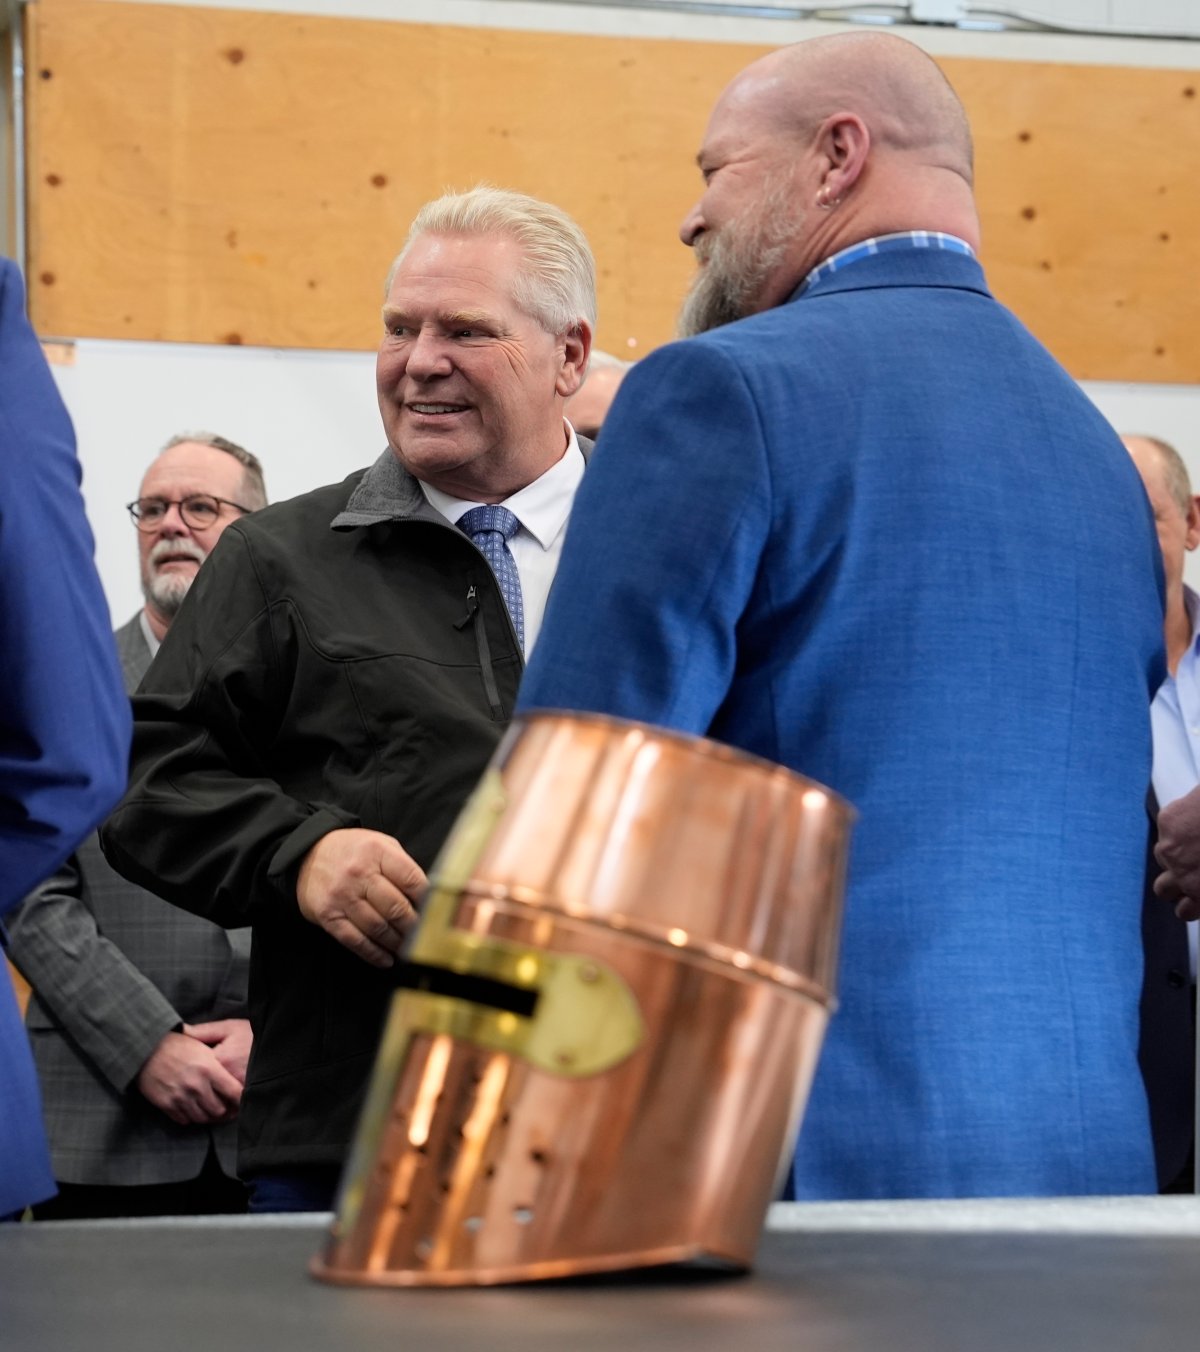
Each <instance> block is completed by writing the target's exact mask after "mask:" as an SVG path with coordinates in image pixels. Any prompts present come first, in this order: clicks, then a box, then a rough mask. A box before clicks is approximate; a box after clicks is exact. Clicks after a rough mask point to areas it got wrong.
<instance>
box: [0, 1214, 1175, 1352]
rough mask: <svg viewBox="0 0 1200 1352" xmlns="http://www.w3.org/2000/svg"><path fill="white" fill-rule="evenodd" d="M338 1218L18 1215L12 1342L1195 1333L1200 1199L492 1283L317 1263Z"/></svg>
mask: <svg viewBox="0 0 1200 1352" xmlns="http://www.w3.org/2000/svg"><path fill="white" fill-rule="evenodd" d="M328 1220H329V1218H328V1217H327V1216H321V1215H310V1216H304V1217H255V1218H235V1219H229V1218H224V1217H222V1218H217V1217H212V1218H203V1219H199V1220H182V1219H178V1220H176V1219H171V1220H157V1221H93V1222H80V1223H69V1222H58V1223H43V1224H40V1225H35V1224H28V1223H27V1224H22V1225H7V1226H0V1348H2V1349H3V1352H243V1349H244V1350H245V1352H275V1349H280V1352H282V1350H283V1349H287V1352H325V1349H331V1350H332V1349H337V1352H376V1349H379V1350H380V1352H382V1350H383V1349H387V1352H404V1349H409V1348H412V1349H419V1350H420V1352H460V1350H462V1349H476V1348H479V1349H486V1350H487V1352H510V1350H511V1352H518V1349H519V1352H541V1350H542V1349H546V1352H551V1350H552V1352H601V1349H603V1352H640V1350H641V1349H645V1348H653V1349H655V1352H671V1350H672V1349H678V1350H679V1352H708V1350H709V1349H714V1350H715V1349H721V1352H775V1350H776V1349H785V1348H786V1349H788V1350H789V1352H792V1350H793V1349H802V1350H803V1352H1002V1350H1003V1352H1042V1350H1043V1349H1045V1352H1072V1350H1073V1349H1076V1348H1078V1349H1080V1350H1081V1352H1082V1349H1087V1352H1109V1349H1111V1350H1112V1352H1156V1350H1157V1349H1159V1348H1162V1349H1164V1352H1167V1350H1168V1349H1169V1352H1179V1350H1180V1349H1181V1348H1187V1347H1193V1346H1196V1344H1197V1342H1198V1341H1200V1198H1197V1197H1156V1198H1105V1199H1078V1200H1066V1199H1064V1200H1061V1201H1059V1200H1054V1201H995V1202H888V1203H828V1204H819V1205H793V1206H782V1205H780V1206H775V1207H773V1208H772V1210H771V1216H770V1220H769V1223H768V1228H767V1231H766V1233H765V1234H764V1236H763V1243H762V1247H761V1249H760V1252H759V1258H758V1262H757V1265H756V1267H755V1270H754V1272H753V1273H751V1274H749V1275H747V1276H741V1277H729V1276H715V1275H712V1274H706V1273H699V1272H695V1271H688V1270H681V1269H673V1270H668V1271H663V1270H658V1271H654V1272H647V1273H640V1274H636V1275H633V1276H626V1277H622V1278H608V1279H605V1280H598V1279H588V1280H582V1281H575V1282H558V1283H548V1284H539V1285H525V1286H510V1287H503V1288H493V1289H471V1290H449V1289H423V1290H364V1289H358V1288H345V1287H337V1286H328V1285H325V1284H323V1283H320V1282H317V1281H315V1280H313V1279H312V1278H311V1277H309V1276H308V1273H307V1264H308V1260H309V1259H310V1258H311V1257H312V1255H313V1254H314V1253H316V1252H317V1250H318V1249H319V1248H320V1245H321V1240H322V1237H323V1234H324V1231H325V1228H326V1226H327V1224H328Z"/></svg>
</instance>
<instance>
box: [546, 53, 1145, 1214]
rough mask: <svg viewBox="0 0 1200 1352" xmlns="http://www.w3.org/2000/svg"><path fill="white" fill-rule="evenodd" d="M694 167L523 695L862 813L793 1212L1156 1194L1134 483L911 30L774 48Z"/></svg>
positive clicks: (732, 101) (1139, 510)
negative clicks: (1142, 913)
mask: <svg viewBox="0 0 1200 1352" xmlns="http://www.w3.org/2000/svg"><path fill="white" fill-rule="evenodd" d="M699 166H700V170H701V173H702V174H703V177H704V188H703V191H702V195H701V197H700V200H699V201H698V202H697V203H696V205H695V206H694V207H693V208H692V209H691V211H689V212H688V214H687V216H686V217H685V219H684V222H683V226H682V229H681V234H682V237H683V241H684V243H685V244H688V245H690V246H691V247H692V248H693V249H694V250H695V252H696V255H697V259H698V262H699V265H700V266H699V271H698V274H697V279H696V283H695V285H694V287H693V288H692V292H691V294H690V296H689V298H688V301H687V304H686V306H685V309H684V316H683V322H682V328H683V331H684V333H685V334H692V335H697V336H694V337H691V338H690V339H689V340H688V341H686V342H681V343H675V344H671V345H668V346H667V347H664V348H660V349H659V350H658V351H656V352H654V353H652V354H650V355H649V356H648V357H645V358H643V359H642V360H641V361H639V362H638V364H637V366H636V367H635V368H634V370H633V371H631V372H630V373H629V375H628V376H627V377H626V379H625V382H624V384H623V385H622V388H621V390H620V392H619V393H618V395H617V398H616V400H615V402H614V404H613V408H612V410H611V412H610V414H609V417H608V420H607V422H606V424H605V431H604V448H603V450H602V452H601V453H600V454H598V455H597V456H596V463H595V466H594V468H593V469H591V470H590V471H589V474H588V478H587V481H585V483H584V486H583V488H582V490H581V492H580V495H579V497H578V499H577V502H576V507H575V512H574V515H573V517H572V521H571V530H570V535H569V537H568V540H567V545H566V550H565V553H564V558H563V562H562V566H561V568H560V570H559V574H558V579H557V581H556V584H555V589H554V593H553V595H552V597H551V600H550V605H549V609H548V612H547V617H546V623H545V627H544V629H543V632H542V637H541V640H540V641H539V644H538V650H537V652H536V653H535V654H534V657H533V660H532V662H531V664H530V667H529V670H528V672H527V674H526V678H525V682H524V684H523V686H522V693H521V700H520V704H521V707H523V708H532V707H535V706H542V707H548V708H579V709H592V710H599V711H602V712H607V713H611V714H616V715H623V716H627V717H633V718H639V719H645V720H647V721H649V722H652V723H658V724H665V725H667V726H669V727H673V728H678V729H682V730H684V731H687V732H693V733H703V734H707V735H709V736H711V737H715V738H717V739H719V740H721V741H725V742H728V743H731V744H732V745H734V746H737V747H741V748H744V749H745V750H748V751H751V752H754V753H757V754H758V755H761V756H765V757H767V758H768V759H770V760H774V761H778V762H781V763H783V764H785V765H788V766H790V767H792V768H794V769H795V770H797V771H800V772H802V773H804V774H807V775H811V776H812V777H814V778H815V779H817V780H820V781H822V782H824V783H826V784H828V785H830V786H831V787H832V788H834V789H836V790H838V791H840V792H841V793H843V794H845V795H846V796H847V797H848V798H849V799H850V800H851V801H852V802H853V803H854V804H855V805H856V806H857V807H858V808H859V810H860V814H861V815H860V819H859V824H858V826H857V828H856V834H855V840H854V846H853V851H852V856H851V861H850V876H849V886H848V893H847V900H846V915H845V930H844V942H843V950H842V951H843V960H842V971H841V1008H840V1010H839V1012H838V1013H837V1015H836V1016H835V1017H834V1019H833V1021H832V1023H831V1025H830V1029H829V1033H828V1036H827V1039H826V1043H825V1048H824V1051H823V1054H822V1058H821V1062H820V1066H819V1068H818V1071H817V1077H816V1083H815V1085H814V1087H813V1091H812V1095H811V1099H810V1102H809V1107H808V1112H807V1116H806V1120H805V1122H804V1125H803V1129H802V1131H801V1133H800V1139H799V1145H798V1149H797V1152H796V1156H795V1163H794V1169H793V1177H792V1181H791V1184H790V1188H789V1194H790V1195H793V1196H797V1197H805V1198H820V1197H826V1198H870V1197H922V1196H928V1197H936V1196H947V1197H948V1196H987V1195H1002V1194H1024V1195H1036V1194H1042V1195H1055V1194H1060V1195H1061V1194H1068V1193H1106V1192H1111V1193H1139V1192H1150V1191H1153V1189H1154V1186H1155V1175H1154V1160H1153V1155H1152V1151H1151V1142H1150V1132H1149V1125H1148V1119H1147V1109H1146V1098H1145V1093H1144V1091H1143V1088H1142V1083H1141V1079H1140V1075H1139V1072H1138V1064H1137V1042H1138V1017H1137V1014H1138V995H1139V990H1140V984H1141V956H1140V943H1139V933H1138V920H1139V917H1138V906H1137V901H1136V899H1137V898H1138V897H1139V896H1140V893H1141V883H1142V871H1143V867H1144V849H1145V817H1144V812H1143V798H1144V795H1145V788H1146V784H1147V783H1148V781H1149V774H1150V727H1149V719H1148V714H1147V710H1148V706H1149V702H1150V696H1151V694H1152V692H1153V690H1154V689H1155V687H1156V686H1157V684H1158V681H1159V679H1160V677H1161V674H1162V670H1163V661H1162V632H1161V615H1162V600H1161V592H1160V580H1159V579H1160V573H1159V572H1158V571H1157V563H1156V554H1157V544H1156V541H1155V535H1154V526H1153V522H1152V520H1151V517H1150V512H1149V509H1148V506H1147V503H1146V500H1145V495H1144V493H1143V492H1142V489H1141V484H1140V483H1139V481H1138V476H1137V472H1136V470H1135V469H1134V467H1133V464H1132V462H1131V461H1130V459H1129V457H1128V456H1127V455H1126V453H1125V451H1124V449H1123V448H1122V446H1121V443H1120V441H1119V440H1118V439H1117V437H1116V435H1115V434H1114V432H1113V431H1112V429H1111V428H1110V427H1109V426H1108V425H1107V424H1106V423H1105V422H1104V421H1103V419H1102V418H1101V417H1100V416H1099V414H1098V413H1097V412H1096V410H1095V409H1094V408H1093V407H1092V405H1091V404H1090V403H1089V402H1088V400H1087V399H1086V398H1085V397H1084V396H1083V395H1082V393H1081V392H1080V391H1079V389H1078V388H1077V386H1076V385H1075V383H1074V382H1073V381H1072V380H1071V379H1070V377H1069V376H1068V375H1067V374H1066V372H1064V371H1063V370H1062V369H1061V368H1060V367H1059V366H1058V365H1057V364H1056V363H1055V361H1054V360H1053V359H1052V358H1051V357H1050V355H1049V354H1048V353H1047V352H1046V351H1045V350H1044V349H1043V348H1042V347H1041V346H1040V345H1039V344H1038V343H1037V342H1036V341H1035V340H1034V339H1033V338H1032V337H1031V336H1030V335H1029V333H1028V332H1026V330H1025V329H1024V328H1022V326H1021V325H1020V324H1019V323H1018V321H1017V320H1016V319H1015V318H1014V317H1013V316H1012V315H1011V314H1010V313H1008V311H1006V310H1005V309H1003V308H1002V307H1001V306H1000V305H998V304H997V303H996V301H995V300H994V299H993V298H992V296H991V295H990V294H989V292H988V289H987V285H986V283H985V281H984V277H983V273H982V271H981V270H980V267H979V265H978V263H977V262H976V261H975V257H974V254H975V250H976V248H977V246H978V243H979V223H978V218H977V214H976V210H975V205H974V201H973V196H972V166H971V139H970V134H969V129H968V126H967V121H966V117H965V114H964V112H963V109H962V106H961V105H960V103H959V101H958V99H957V97H956V96H955V94H954V91H953V90H952V89H951V88H950V86H949V84H948V83H947V82H946V80H945V78H944V77H943V75H942V74H941V72H940V71H939V69H938V67H937V66H936V64H935V63H934V62H933V61H931V60H930V58H929V57H928V56H926V55H925V54H924V53H923V52H922V51H920V50H919V49H918V48H917V47H914V46H913V45H912V44H910V43H907V42H904V41H903V40H902V39H900V38H897V37H894V36H892V35H889V34H882V33H855V34H839V35H837V36H831V37H821V38H814V39H811V40H809V41H806V42H802V43H798V44H796V45H795V46H792V47H787V48H782V49H780V50H778V51H776V52H773V53H771V54H770V55H769V56H767V57H765V58H763V59H762V60H759V61H757V62H755V63H754V64H753V65H752V66H750V67H749V68H748V69H747V70H745V71H743V72H742V74H741V75H739V76H738V77H737V78H736V79H735V80H734V81H733V83H732V84H731V85H730V86H729V87H728V89H726V91H725V92H724V93H723V94H722V95H721V98H720V100H719V101H718V103H717V105H716V109H715V111H714V112H713V114H712V118H711V120H710V122H709V126H708V130H707V132H706V134H705V137H704V142H703V145H702V146H701V149H700V154H699ZM1098 523H1100V526H1099V527H1098ZM1101 527H1102V528H1101ZM597 634H600V635H603V636H604V657H603V660H602V661H597V660H596V635H597ZM753 863H754V861H748V867H752V866H753ZM679 923H680V924H681V925H686V923H687V921H686V910H681V913H680V921H679Z"/></svg>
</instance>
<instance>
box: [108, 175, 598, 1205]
mask: <svg viewBox="0 0 1200 1352" xmlns="http://www.w3.org/2000/svg"><path fill="white" fill-rule="evenodd" d="M382 320H383V324H382V335H381V339H380V345H379V355H378V361H377V368H376V371H377V389H378V398H379V410H380V413H381V415H382V419H383V426H384V431H385V432H386V435H387V441H388V445H387V448H386V449H385V450H384V452H383V454H382V455H381V456H380V457H379V459H378V460H377V461H376V462H375V463H374V464H373V465H372V466H371V467H370V468H369V469H367V470H362V471H359V472H358V473H356V474H352V475H351V476H350V477H349V478H348V479H347V480H346V481H345V482H344V483H341V484H335V485H332V486H330V487H327V488H321V489H318V490H316V491H315V492H313V493H308V494H306V495H304V496H302V497H299V498H296V499H293V500H292V501H291V502H286V503H281V504H278V505H277V506H274V507H271V508H268V509H267V510H266V511H265V512H262V513H259V514H258V515H256V516H254V517H252V518H249V519H246V520H244V521H239V522H236V523H235V524H234V525H233V526H231V527H230V529H229V530H228V531H227V532H226V534H225V536H224V537H223V538H222V540H221V543H220V545H219V547H218V548H217V549H216V550H215V551H214V553H213V556H212V558H211V559H210V560H209V562H208V563H207V564H206V565H205V568H204V570H203V572H202V573H201V575H200V577H199V578H198V580H197V582H196V585H195V587H194V588H193V589H192V592H191V594H190V595H189V597H188V599H187V602H186V604H185V605H184V607H183V609H182V611H181V612H180V615H179V618H178V620H177V621H176V622H175V624H174V625H173V626H172V629H171V633H170V634H169V635H168V637H167V640H166V642H165V643H164V644H163V648H162V652H161V654H160V656H159V659H158V661H157V662H156V663H155V666H154V668H153V670H152V671H151V673H150V675H149V677H148V678H147V680H146V681H145V683H144V684H143V687H142V690H141V691H140V693H139V694H138V696H137V697H136V698H135V700H134V725H135V726H134V749H133V757H132V774H131V785H130V790H129V793H128V794H127V796H126V798H125V800H124V801H123V802H122V803H121V804H120V805H119V806H118V808H117V810H116V812H115V813H114V814H113V817H112V818H111V820H110V822H109V824H108V827H107V828H106V831H105V834H104V843H105V849H106V851H107V852H108V854H109V858H110V859H111V860H113V862H114V863H115V864H116V866H117V867H118V868H119V869H120V870H121V871H122V872H124V873H126V874H127V875H128V876H129V877H131V878H134V879H135V880H137V881H140V882H142V883H143V884H145V885H147V886H150V887H152V888H154V889H155V890H156V891H157V892H158V893H159V894H160V895H162V896H164V897H166V898H167V899H168V900H170V901H172V902H175V903H176V904H177V905H179V906H182V907H184V908H185V909H187V910H191V911H194V912H195V913H196V914H198V915H203V916H205V917H207V918H209V919H212V920H215V921H216V922H217V923H218V924H222V925H243V924H250V925H252V926H253V932H254V945H253V953H252V958H251V971H250V1017H251V1023H252V1024H253V1027H254V1039H255V1041H254V1053H253V1056H252V1058H251V1062H250V1071H249V1075H248V1077H247V1080H246V1088H245V1093H244V1095H243V1097H242V1103H241V1109H240V1117H239V1123H240V1135H239V1172H240V1173H241V1174H242V1176H243V1177H245V1178H247V1179H248V1180H249V1181H250V1183H251V1187H252V1196H251V1209H252V1210H256V1211H284V1210H291V1211H306V1210H324V1209H326V1208H328V1207H329V1206H330V1205H331V1203H332V1200H333V1196H334V1192H335V1188H336V1184H337V1179H338V1176H339V1173H340V1170H341V1166H342V1164H343V1162H344V1160H345V1156H346V1153H347V1150H348V1148H349V1145H350V1141H351V1138H352V1135H353V1131H354V1126H355V1122H356V1119H357V1115H358V1110H359V1106H360V1104H361V1101H362V1097H363V1093H364V1090H365V1087H366V1082H367V1079H368V1076H369V1073H370V1069H371V1066H372V1064H373V1061H374V1057H375V1052H376V1048H377V1044H378V1039H379V1034H380V1031H381V1026H382V1020H383V1016H384V1013H385V1011H386V1007H387V1003H388V1000H389V998H390V995H391V993H392V989H393V979H392V974H391V972H390V970H389V969H390V968H391V967H392V965H393V963H394V961H395V957H396V955H397V954H398V953H399V951H400V949H401V946H402V944H403V942H404V939H405V936H406V934H407V932H408V931H409V929H410V928H411V926H412V925H413V923H414V920H415V911H414V908H413V907H414V902H415V901H416V900H417V899H418V898H419V897H420V895H421V891H422V888H423V886H424V884H425V873H424V869H425V868H427V867H428V866H429V865H430V864H431V863H432V861H433V859H434V856H435V855H436V853H437V851H438V849H439V848H440V846H441V844H442V841H443V840H444V838H445V837H446V835H447V833H448V832H449V829H450V827H451V826H452V825H453V823H454V820H455V818H456V816H457V814H458V811H459V809H460V807H461V806H462V804H463V803H464V802H465V800H466V798H467V797H468V795H469V793H470V791H471V790H472V789H473V788H474V785H475V783H476V781H477V780H478V778H479V776H480V774H481V773H482V771H483V769H484V767H485V766H486V764H487V762H488V760H489V758H490V756H491V754H492V752H493V750H494V749H495V747H496V744H497V742H498V740H499V737H500V734H501V732H502V731H503V729H504V726H505V724H506V722H507V720H508V718H509V716H510V714H511V712H512V708H513V704H514V702H515V700H516V691H517V682H518V681H519V679H520V677H521V674H522V672H523V670H524V666H525V655H526V654H527V653H528V652H529V650H530V648H531V647H532V645H533V643H534V641H535V639H536V637H537V634H538V631H539V629H540V627H541V617H542V612H543V609H544V607H545V604H546V597H547V594H548V591H549V588H550V583H551V580H552V578H553V576H554V571H555V568H556V566H557V563H558V557H559V551H560V550H561V547H562V541H563V537H564V533H565V530H566V523H567V516H568V514H569V512H570V509H571V504H572V501H573V498H574V493H575V489H576V487H577V485H578V483H579V481H580V479H581V478H582V475H583V468H584V452H585V450H586V448H587V445H590V443H586V444H585V446H583V447H581V445H580V442H579V439H578V438H577V437H576V435H575V433H574V431H573V430H572V429H571V427H570V424H569V423H568V422H567V421H566V420H565V418H564V416H563V408H564V405H565V403H566V400H567V399H568V398H569V397H570V396H571V395H572V394H574V393H575V391H576V390H577V389H578V388H579V385H580V382H581V381H582V379H583V376H584V372H585V370H586V368H587V361H588V354H589V352H590V349H591V335H592V331H593V328H594V326H595V265H594V263H593V260H592V255H591V251H590V249H589V248H588V245H587V241H586V240H585V238H584V236H583V234H582V232H581V231H580V230H579V228H578V226H576V225H575V223H574V222H573V221H571V220H570V218H569V217H567V216H566V215H564V214H563V213H562V212H561V211H559V210H558V209H557V208H556V207H553V206H550V205H548V204H547V203H544V202H538V201H536V200H534V199H532V198H529V197H525V196H522V195H520V194H517V193H510V192H504V191H501V190H499V189H494V188H478V189H475V190H474V191H472V192H468V193H464V194H461V195H449V196H446V197H443V198H440V199H438V200H436V201H434V202H431V203H429V204H427V205H426V206H425V207H424V208H422V210H421V211H420V212H419V214H418V215H417V218H416V220H415V221H414V223H413V225H412V228H411V230H410V232H409V236H408V240H407V242H406V244H405V246H404V248H403V250H402V251H401V253H400V255H399V257H398V258H397V259H396V261H395V263H394V264H393V266H392V269H391V272H390V274H389V277H388V281H387V285H386V289H385V297H384V304H383V313H382Z"/></svg>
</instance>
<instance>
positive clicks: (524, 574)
mask: <svg viewBox="0 0 1200 1352" xmlns="http://www.w3.org/2000/svg"><path fill="white" fill-rule="evenodd" d="M563 425H564V427H565V428H566V430H567V436H568V441H567V449H566V451H565V453H564V454H563V456H562V458H561V459H560V460H559V461H557V462H556V463H555V464H553V465H551V466H550V468H549V469H548V470H547V471H546V472H545V474H543V475H542V476H541V477H540V478H537V479H534V481H533V483H531V484H526V485H525V487H524V488H522V489H520V490H519V491H518V492H516V493H514V494H513V495H512V497H511V498H505V499H504V501H503V502H502V503H500V504H499V505H500V506H501V507H507V508H508V510H509V511H510V512H512V514H513V515H514V516H515V517H516V518H517V520H518V521H519V522H520V523H521V529H520V530H519V531H517V533H516V534H515V535H514V536H513V538H512V539H511V540H510V541H509V542H508V550H509V553H510V554H511V555H512V556H513V562H514V563H515V564H516V565H517V574H518V576H519V577H520V579H521V604H522V607H523V608H524V612H525V657H526V660H528V658H529V654H530V653H531V652H532V651H533V644H534V640H535V639H536V638H537V636H538V633H539V631H540V630H541V627H542V616H543V615H544V614H545V613H546V600H547V598H548V597H549V595H550V584H551V583H552V582H553V581H554V574H555V571H556V569H557V568H558V560H559V558H560V557H561V555H562V546H563V540H564V538H565V537H566V533H567V518H568V517H569V516H570V515H571V503H572V502H573V501H574V500H575V490H576V489H577V488H578V487H579V484H580V481H581V480H582V479H583V452H582V451H581V450H580V449H579V442H578V440H577V439H576V437H575V430H574V428H572V426H571V424H570V423H568V422H566V421H565V420H564V423H563ZM418 482H419V483H420V484H421V489H422V491H423V492H424V494H425V496H426V498H427V499H428V500H429V503H430V505H431V506H433V507H434V508H436V509H437V510H438V511H439V512H441V514H442V515H443V516H444V517H445V518H446V520H447V521H449V522H451V523H452V524H454V525H457V524H458V519H459V517H461V516H463V515H464V514H465V513H467V512H469V511H470V510H471V508H472V507H481V506H483V505H484V504H483V503H479V502H465V501H463V499H462V498H452V497H451V496H450V494H449V493H443V492H442V491H441V489H438V488H433V487H432V486H431V485H429V484H427V483H425V482H424V481H423V480H418Z"/></svg>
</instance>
